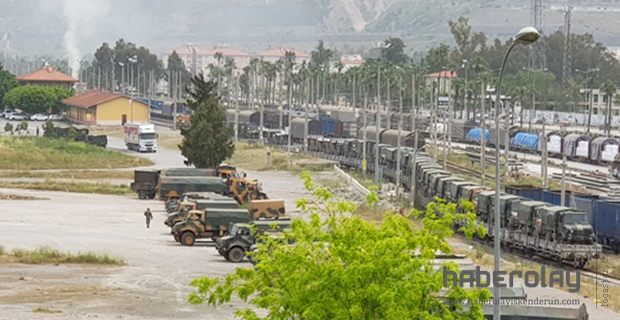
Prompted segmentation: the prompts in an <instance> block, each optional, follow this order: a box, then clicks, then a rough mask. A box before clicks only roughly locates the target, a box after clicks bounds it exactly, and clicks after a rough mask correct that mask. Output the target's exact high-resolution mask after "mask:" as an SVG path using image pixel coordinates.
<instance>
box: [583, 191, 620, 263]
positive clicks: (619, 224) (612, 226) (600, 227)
mask: <svg viewBox="0 0 620 320" xmlns="http://www.w3.org/2000/svg"><path fill="white" fill-rule="evenodd" d="M592 209H593V210H592V220H593V221H591V222H590V223H591V224H592V227H593V228H594V232H595V233H596V237H597V241H598V242H599V243H601V244H603V245H607V246H610V247H612V248H613V250H614V251H615V252H618V251H619V249H620V201H618V200H615V201H614V200H608V201H606V200H597V201H593V202H592Z"/></svg>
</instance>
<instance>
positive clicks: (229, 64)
mask: <svg viewBox="0 0 620 320" xmlns="http://www.w3.org/2000/svg"><path fill="white" fill-rule="evenodd" d="M235 69H237V65H236V63H235V59H234V58H232V57H227V58H226V60H225V62H224V70H223V73H224V75H225V76H226V91H227V97H228V101H229V102H230V101H231V94H232V92H233V90H232V89H231V88H232V86H233V84H232V77H233V73H234V71H235Z"/></svg>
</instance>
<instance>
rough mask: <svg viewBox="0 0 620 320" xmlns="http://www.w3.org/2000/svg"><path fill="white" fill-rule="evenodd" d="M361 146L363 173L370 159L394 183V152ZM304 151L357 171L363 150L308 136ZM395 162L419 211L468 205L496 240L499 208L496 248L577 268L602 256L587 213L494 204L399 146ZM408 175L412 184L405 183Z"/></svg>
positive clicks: (481, 190)
mask: <svg viewBox="0 0 620 320" xmlns="http://www.w3.org/2000/svg"><path fill="white" fill-rule="evenodd" d="M367 129H368V128H367ZM389 131H390V130H382V132H381V134H380V137H381V140H380V142H387V141H388V139H390V136H389V135H388V136H385V135H386V133H389ZM411 134H412V133H411V132H406V133H404V135H405V137H403V138H405V139H403V140H404V141H407V139H406V138H407V137H408V136H409V135H411ZM409 141H410V140H409ZM366 143H367V146H366V148H367V150H368V159H367V160H368V163H369V166H368V170H369V171H374V165H373V163H374V160H375V156H377V155H378V156H379V165H380V168H379V170H381V172H382V173H383V177H384V178H385V179H387V180H390V181H395V176H396V174H398V173H397V172H398V171H397V170H396V163H397V157H398V149H397V148H395V147H393V146H392V145H389V144H384V143H380V144H379V145H378V146H377V148H375V142H374V141H366ZM409 143H410V142H409ZM418 143H420V142H418ZM308 146H309V147H308V151H309V152H313V153H315V154H317V155H319V156H323V157H326V158H331V159H334V157H336V158H337V159H339V161H340V163H341V165H343V166H349V167H355V168H356V169H360V168H361V167H360V164H361V158H360V157H359V156H360V152H359V150H360V148H361V147H362V148H363V142H362V140H354V139H348V140H345V139H325V138H314V137H311V138H310V139H309V141H308ZM377 149H378V153H377ZM400 157H401V160H400V174H401V177H400V181H401V182H402V184H403V186H404V187H405V188H406V189H409V190H411V189H412V188H411V187H412V183H414V184H415V188H413V190H415V194H414V196H415V198H416V204H418V206H420V207H425V206H426V205H427V204H428V203H429V202H431V201H434V200H435V198H436V197H439V198H442V199H444V200H446V201H449V202H454V203H460V200H463V199H464V200H468V201H472V202H473V203H474V205H475V213H476V216H477V218H478V221H479V223H481V224H482V225H484V226H485V228H486V230H487V234H488V236H487V239H489V240H491V239H494V238H495V237H496V235H494V233H493V225H494V212H495V211H494V210H495V206H496V205H498V203H499V206H500V212H501V221H500V224H501V226H502V228H501V230H502V232H501V234H500V235H499V237H500V239H501V242H502V245H504V246H506V247H508V248H510V249H514V250H520V251H523V252H525V253H527V254H529V255H537V256H540V257H543V258H545V259H551V260H553V261H557V262H560V263H565V264H570V265H573V266H575V267H577V268H583V267H584V266H585V265H586V263H587V262H588V261H589V260H590V259H592V258H595V257H597V256H598V254H599V253H600V252H601V251H602V246H601V245H600V244H599V243H597V239H596V235H595V232H594V229H593V227H592V225H591V224H590V223H589V222H588V214H587V213H586V212H584V211H581V210H578V209H574V208H570V207H563V206H559V205H554V204H550V203H545V202H541V201H533V200H532V199H528V198H526V197H521V196H516V195H512V194H508V193H502V194H501V195H500V197H499V201H498V199H496V198H495V193H494V191H491V190H490V189H488V188H486V187H483V186H479V185H476V184H475V183H473V182H468V181H465V180H464V179H463V178H461V177H458V176H455V175H453V174H452V173H450V172H448V171H445V170H443V166H441V165H440V164H439V163H438V162H437V160H436V159H434V158H431V157H429V156H428V155H426V154H425V153H423V152H418V153H417V155H416V154H415V150H414V149H412V148H410V147H409V146H403V147H402V148H401V150H400ZM414 157H415V161H414ZM414 170H415V177H416V178H415V180H413V179H412V178H411V177H412V176H413V171H414ZM412 180H413V181H412Z"/></svg>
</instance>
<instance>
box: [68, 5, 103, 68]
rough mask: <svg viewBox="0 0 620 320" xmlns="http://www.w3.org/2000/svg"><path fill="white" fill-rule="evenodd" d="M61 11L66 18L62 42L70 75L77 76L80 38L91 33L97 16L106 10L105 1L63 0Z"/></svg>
mask: <svg viewBox="0 0 620 320" xmlns="http://www.w3.org/2000/svg"><path fill="white" fill-rule="evenodd" d="M62 11H63V14H64V16H65V18H66V19H67V31H65V35H64V37H63V44H64V46H65V50H66V51H67V59H68V61H69V67H70V68H71V75H72V76H73V77H74V78H78V77H79V74H80V60H81V59H82V51H81V50H80V40H81V39H87V38H88V37H91V36H92V35H93V30H95V24H96V22H97V18H98V17H100V16H102V15H103V14H105V12H106V11H107V1H105V0H88V1H84V0H63V1H62Z"/></svg>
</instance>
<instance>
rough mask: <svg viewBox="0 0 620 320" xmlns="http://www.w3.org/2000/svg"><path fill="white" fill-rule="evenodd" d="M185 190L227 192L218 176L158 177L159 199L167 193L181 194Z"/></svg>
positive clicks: (166, 195)
mask: <svg viewBox="0 0 620 320" xmlns="http://www.w3.org/2000/svg"><path fill="white" fill-rule="evenodd" d="M185 192H214V193H218V194H227V192H228V188H227V186H226V183H224V180H222V178H220V177H169V176H162V177H160V178H159V184H158V186H157V193H158V194H159V198H160V199H161V200H165V199H166V198H167V197H168V195H169V194H171V193H176V194H179V195H180V194H183V193H185Z"/></svg>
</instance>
